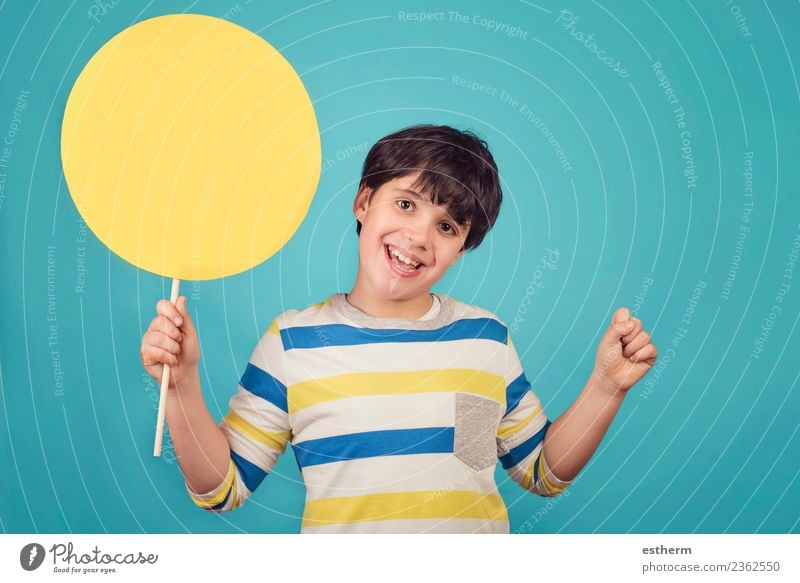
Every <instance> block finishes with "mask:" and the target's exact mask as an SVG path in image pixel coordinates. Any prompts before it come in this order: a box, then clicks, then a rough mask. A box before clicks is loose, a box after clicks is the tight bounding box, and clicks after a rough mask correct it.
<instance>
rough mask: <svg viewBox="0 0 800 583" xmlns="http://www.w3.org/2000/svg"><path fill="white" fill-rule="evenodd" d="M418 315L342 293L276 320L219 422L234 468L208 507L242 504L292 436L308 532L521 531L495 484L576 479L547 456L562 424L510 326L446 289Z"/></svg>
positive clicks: (540, 490)
mask: <svg viewBox="0 0 800 583" xmlns="http://www.w3.org/2000/svg"><path fill="white" fill-rule="evenodd" d="M433 296H434V300H435V301H434V305H433V307H432V308H431V311H430V312H429V313H428V314H426V315H425V316H423V317H422V318H421V319H419V320H407V319H399V318H375V317H372V316H369V315H367V314H366V313H364V312H363V311H361V310H359V309H358V308H356V307H354V306H352V305H351V304H350V303H349V302H348V301H347V299H346V297H345V295H344V294H343V293H336V294H333V295H332V296H331V297H329V298H328V300H327V301H325V302H322V303H318V304H314V305H311V306H309V307H308V308H306V309H304V310H302V311H299V310H288V311H286V312H284V313H282V314H280V315H279V316H277V317H276V318H275V319H274V320H273V321H272V323H271V325H270V327H269V329H268V330H267V332H266V333H265V334H264V335H263V336H262V338H261V339H260V340H259V342H258V344H257V346H256V348H255V350H254V351H253V353H252V356H251V357H250V361H249V363H248V365H247V368H246V370H245V371H244V374H243V375H242V378H241V380H240V384H239V388H238V392H237V393H236V394H235V395H233V396H232V397H231V399H230V402H229V411H228V413H227V414H226V415H225V417H224V418H223V420H222V421H221V423H220V427H221V428H222V430H223V432H224V433H225V435H226V437H227V439H228V442H229V444H230V448H231V461H230V465H229V470H228V475H227V477H226V479H225V481H224V482H222V483H221V484H220V485H219V487H217V488H215V489H214V490H213V491H211V492H207V493H197V492H193V491H192V490H191V489H190V488H189V486H188V484H187V485H186V487H187V489H188V490H189V494H190V496H191V498H192V500H193V501H194V502H195V503H196V504H197V505H199V506H200V507H202V508H205V509H208V510H211V511H214V512H222V511H228V510H232V509H234V508H237V507H238V506H240V505H242V504H243V503H244V501H245V500H246V499H247V498H248V497H249V496H250V495H251V494H252V493H253V491H254V490H255V489H256V488H257V487H258V485H259V484H260V483H261V481H262V480H263V479H264V477H265V476H266V475H267V473H269V471H270V469H271V468H272V467H273V466H274V465H275V463H276V461H277V459H278V456H279V455H281V454H282V453H283V452H284V451H285V448H286V445H287V443H291V445H292V448H293V450H294V454H295V458H296V460H297V463H298V465H299V467H300V471H301V474H302V477H303V481H304V483H305V486H306V491H307V495H306V503H305V509H304V513H303V519H302V526H301V532H304V533H314V532H323V533H327V532H390V533H399V532H414V533H423V532H449V533H453V532H492V533H507V532H508V531H509V523H508V515H507V512H506V506H505V504H504V503H503V499H502V498H501V496H500V495H499V493H498V490H497V485H496V483H495V479H494V472H495V465H496V463H497V461H498V459H499V461H500V463H501V464H502V466H503V468H504V469H505V470H506V471H507V472H508V474H509V476H510V477H511V478H512V479H513V480H514V481H515V482H516V483H518V484H519V485H520V486H522V487H523V488H525V489H527V490H529V491H531V492H534V493H536V494H539V495H541V496H555V495H557V494H558V493H560V492H561V491H562V490H563V489H564V488H566V487H567V486H568V485H569V483H570V482H565V481H561V480H559V479H558V478H556V477H555V476H554V475H553V473H552V471H551V470H550V469H549V468H548V466H547V464H546V462H545V459H544V456H543V455H541V454H542V447H543V440H544V435H545V432H546V431H547V428H548V426H549V425H550V421H549V420H548V418H547V415H546V414H545V412H544V410H543V409H542V405H541V403H540V401H539V399H538V398H537V396H536V394H535V393H534V392H533V390H532V388H531V385H530V383H529V382H528V380H527V379H526V378H525V374H524V372H523V370H522V366H521V364H520V361H519V358H518V355H517V353H516V350H515V348H514V345H513V343H512V342H511V338H510V334H509V331H508V328H507V326H506V325H505V324H504V323H503V322H502V321H501V320H499V319H498V318H497V317H496V316H495V315H494V314H492V313H491V312H489V311H487V310H484V309H482V308H480V307H477V306H473V305H470V304H466V303H463V302H460V301H458V300H456V299H454V298H451V297H449V296H447V295H443V294H433Z"/></svg>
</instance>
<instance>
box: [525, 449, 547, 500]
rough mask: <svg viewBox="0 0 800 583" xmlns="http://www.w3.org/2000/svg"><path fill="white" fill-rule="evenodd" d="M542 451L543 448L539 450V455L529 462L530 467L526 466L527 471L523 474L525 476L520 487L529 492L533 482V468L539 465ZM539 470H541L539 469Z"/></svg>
mask: <svg viewBox="0 0 800 583" xmlns="http://www.w3.org/2000/svg"><path fill="white" fill-rule="evenodd" d="M543 451H544V447H542V449H540V450H539V455H538V456H536V459H535V460H533V461H532V462H531V465H529V466H528V471H527V472H525V476H524V477H523V478H522V487H523V488H525V489H526V490H529V489H530V487H531V480H533V466H535V465H536V464H538V463H539V460H540V459H541V458H542V452H543ZM540 469H541V468H540Z"/></svg>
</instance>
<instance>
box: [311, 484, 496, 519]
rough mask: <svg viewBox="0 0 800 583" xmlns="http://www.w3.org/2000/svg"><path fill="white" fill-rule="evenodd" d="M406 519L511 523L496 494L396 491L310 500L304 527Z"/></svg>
mask: <svg viewBox="0 0 800 583" xmlns="http://www.w3.org/2000/svg"><path fill="white" fill-rule="evenodd" d="M403 518H483V519H486V520H508V513H507V511H506V505H505V503H504V502H503V499H502V498H501V497H500V496H499V495H496V494H481V493H479V492H472V491H451V492H446V491H442V490H432V491H421V492H394V493H388V494H369V495H367V496H349V497H342V498H320V499H317V500H309V501H308V502H307V503H306V508H305V512H304V513H303V527H307V526H325V525H330V524H338V523H343V522H345V523H346V522H365V521H371V520H398V519H403Z"/></svg>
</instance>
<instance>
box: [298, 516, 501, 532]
mask: <svg viewBox="0 0 800 583" xmlns="http://www.w3.org/2000/svg"><path fill="white" fill-rule="evenodd" d="M301 532H302V533H303V534H335V533H365V534H372V533H396V534H435V533H438V534H443V533H444V534H447V533H450V534H461V533H484V534H508V532H509V526H508V521H506V520H488V521H487V520H483V519H481V518H449V519H443V518H406V519H402V520H368V521H363V522H345V523H339V524H326V525H323V526H307V527H305V528H302V529H301Z"/></svg>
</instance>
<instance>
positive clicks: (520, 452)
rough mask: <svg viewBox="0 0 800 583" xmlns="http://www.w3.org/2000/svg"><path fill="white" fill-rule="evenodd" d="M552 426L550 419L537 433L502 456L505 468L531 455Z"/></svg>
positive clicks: (501, 459)
mask: <svg viewBox="0 0 800 583" xmlns="http://www.w3.org/2000/svg"><path fill="white" fill-rule="evenodd" d="M548 427H550V420H549V419H548V420H547V421H546V422H545V424H544V427H542V428H541V429H540V430H539V431H538V432H537V433H536V434H535V435H533V436H531V437H529V438H528V439H527V440H526V441H523V442H522V443H521V444H519V445H518V446H517V447H515V448H514V449H512V450H511V451H509V452H508V453H507V454H506V455H503V456H500V463H501V464H502V465H503V468H505V469H506V470H507V469H508V468H513V467H514V466H516V465H517V464H518V463H519V462H521V461H522V460H524V459H525V456H527V455H529V454H530V453H531V452H532V451H533V450H534V449H536V446H537V445H539V442H540V441H542V440H543V439H544V434H545V433H546V432H547V428H548Z"/></svg>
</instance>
